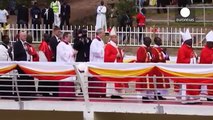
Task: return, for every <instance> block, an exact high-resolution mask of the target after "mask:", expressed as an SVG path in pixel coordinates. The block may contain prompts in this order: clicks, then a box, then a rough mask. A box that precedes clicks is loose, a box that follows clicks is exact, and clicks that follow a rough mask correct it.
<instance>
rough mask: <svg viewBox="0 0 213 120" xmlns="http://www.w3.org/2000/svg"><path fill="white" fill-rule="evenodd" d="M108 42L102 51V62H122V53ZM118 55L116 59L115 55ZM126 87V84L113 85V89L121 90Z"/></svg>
mask: <svg viewBox="0 0 213 120" xmlns="http://www.w3.org/2000/svg"><path fill="white" fill-rule="evenodd" d="M111 43H112V41H111V42H109V43H108V44H107V45H106V46H105V49H104V62H115V63H116V62H123V51H122V50H121V49H119V48H117V46H115V45H112V44H111ZM118 53H119V54H120V57H117V54H118ZM123 87H128V84H127V83H115V88H123Z"/></svg>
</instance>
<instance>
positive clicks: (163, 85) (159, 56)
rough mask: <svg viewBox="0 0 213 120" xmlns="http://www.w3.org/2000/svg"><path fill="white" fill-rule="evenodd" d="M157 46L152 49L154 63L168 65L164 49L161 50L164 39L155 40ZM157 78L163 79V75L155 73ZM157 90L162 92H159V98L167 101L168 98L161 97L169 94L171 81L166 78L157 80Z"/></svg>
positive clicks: (156, 38) (157, 38)
mask: <svg viewBox="0 0 213 120" xmlns="http://www.w3.org/2000/svg"><path fill="white" fill-rule="evenodd" d="M154 42H155V45H154V46H153V47H152V62H154V63H166V55H165V53H164V51H163V48H161V45H162V39H161V38H159V37H155V38H154ZM153 74H154V75H156V76H157V77H163V74H162V73H161V72H159V71H155V72H154V73H153ZM156 81H157V83H159V84H157V88H158V89H162V90H157V94H158V95H157V96H155V99H157V98H156V97H158V99H159V100H165V99H166V98H163V97H162V96H161V95H164V94H165V95H166V94H168V90H167V88H170V85H169V80H168V79H165V78H156Z"/></svg>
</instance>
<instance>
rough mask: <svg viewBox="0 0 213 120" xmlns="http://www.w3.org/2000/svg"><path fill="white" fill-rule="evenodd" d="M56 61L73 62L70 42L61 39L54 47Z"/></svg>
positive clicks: (72, 50)
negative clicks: (55, 47)
mask: <svg viewBox="0 0 213 120" xmlns="http://www.w3.org/2000/svg"><path fill="white" fill-rule="evenodd" d="M56 62H64V63H71V62H75V58H74V49H73V48H72V46H71V44H66V43H65V42H63V41H61V42H60V43H59V44H58V46H57V49H56Z"/></svg>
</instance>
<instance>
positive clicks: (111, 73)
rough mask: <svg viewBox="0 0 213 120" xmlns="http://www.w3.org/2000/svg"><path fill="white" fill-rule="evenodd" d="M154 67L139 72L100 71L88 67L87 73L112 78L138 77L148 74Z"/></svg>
mask: <svg viewBox="0 0 213 120" xmlns="http://www.w3.org/2000/svg"><path fill="white" fill-rule="evenodd" d="M153 68H154V67H148V68H145V69H139V70H112V69H100V68H93V67H89V68H88V69H89V71H92V72H94V73H96V74H99V75H106V76H113V77H123V76H139V75H141V74H145V73H148V72H150V71H151V70H152V69H153Z"/></svg>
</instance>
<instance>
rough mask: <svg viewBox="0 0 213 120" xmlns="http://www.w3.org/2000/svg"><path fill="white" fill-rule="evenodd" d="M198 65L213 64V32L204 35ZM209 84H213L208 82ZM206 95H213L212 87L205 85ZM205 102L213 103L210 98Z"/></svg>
mask: <svg viewBox="0 0 213 120" xmlns="http://www.w3.org/2000/svg"><path fill="white" fill-rule="evenodd" d="M200 64H213V31H210V32H209V33H208V34H207V35H206V45H205V47H204V48H203V49H202V50H201V53H200ZM210 84H213V83H212V82H210ZM207 89H208V95H209V96H212V95H213V85H207ZM207 101H213V99H211V98H207Z"/></svg>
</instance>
